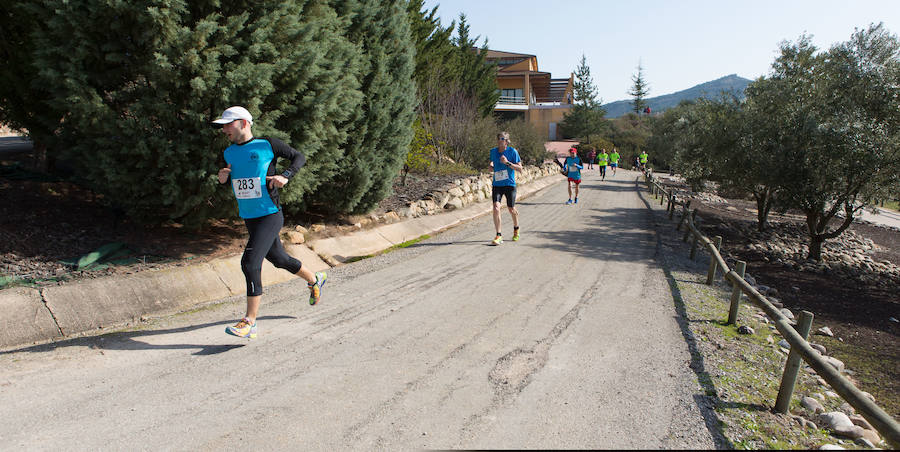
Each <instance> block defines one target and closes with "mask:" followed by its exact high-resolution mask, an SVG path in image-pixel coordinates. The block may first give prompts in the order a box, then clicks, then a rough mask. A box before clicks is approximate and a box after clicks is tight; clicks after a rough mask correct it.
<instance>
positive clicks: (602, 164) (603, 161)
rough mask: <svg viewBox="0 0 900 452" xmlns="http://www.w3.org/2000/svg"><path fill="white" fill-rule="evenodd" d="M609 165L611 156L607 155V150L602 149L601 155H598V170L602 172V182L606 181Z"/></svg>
mask: <svg viewBox="0 0 900 452" xmlns="http://www.w3.org/2000/svg"><path fill="white" fill-rule="evenodd" d="M608 163H609V154H607V153H606V149H601V150H600V154H598V155H597V168H598V169H599V170H600V176H602V177H601V178H600V180H606V165H607V164H608Z"/></svg>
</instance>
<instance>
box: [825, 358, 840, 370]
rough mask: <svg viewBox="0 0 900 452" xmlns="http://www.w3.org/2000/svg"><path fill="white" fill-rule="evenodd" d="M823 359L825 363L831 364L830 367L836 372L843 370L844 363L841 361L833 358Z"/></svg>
mask: <svg viewBox="0 0 900 452" xmlns="http://www.w3.org/2000/svg"><path fill="white" fill-rule="evenodd" d="M823 358H824V359H825V362H826V363H828V364H831V367H834V368H835V369H837V371H838V372H841V371H843V370H844V362H843V361H841V360H839V359H837V358H835V357H833V356H823Z"/></svg>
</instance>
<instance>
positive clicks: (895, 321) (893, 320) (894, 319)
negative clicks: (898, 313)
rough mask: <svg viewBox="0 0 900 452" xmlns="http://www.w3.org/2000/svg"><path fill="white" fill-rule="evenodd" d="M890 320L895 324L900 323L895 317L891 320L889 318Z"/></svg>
mask: <svg viewBox="0 0 900 452" xmlns="http://www.w3.org/2000/svg"><path fill="white" fill-rule="evenodd" d="M888 320H890V321H891V322H894V323H900V320H897V319H896V318H894V317H891V318H889V319H888Z"/></svg>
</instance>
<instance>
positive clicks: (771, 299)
mask: <svg viewBox="0 0 900 452" xmlns="http://www.w3.org/2000/svg"><path fill="white" fill-rule="evenodd" d="M768 300H769V303H771V304H772V306H775V307H776V308H778V309H781V308H783V307H784V303H782V302H781V300H779V299H777V298H775V297H768Z"/></svg>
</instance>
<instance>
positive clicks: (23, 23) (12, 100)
mask: <svg viewBox="0 0 900 452" xmlns="http://www.w3.org/2000/svg"><path fill="white" fill-rule="evenodd" d="M39 12H40V7H39V6H38V5H37V4H35V3H31V2H9V1H8V2H3V3H2V4H0V61H3V65H2V66H0V122H2V123H4V124H6V125H8V126H10V127H11V128H13V129H15V130H25V131H28V135H29V137H30V138H31V140H32V141H33V142H34V152H33V154H34V159H35V166H36V167H37V168H39V169H41V170H44V171H47V170H51V169H52V161H53V158H52V157H53V156H52V155H50V156H48V155H47V153H46V149H47V147H46V139H47V137H45V136H44V135H43V133H44V131H46V130H55V129H56V128H58V127H59V122H60V120H61V119H62V116H63V112H56V113H55V114H53V113H51V112H49V111H47V110H46V107H43V108H44V112H43V113H44V114H37V110H38V108H39V107H38V106H44V105H46V101H47V99H48V97H49V92H48V91H47V90H46V89H44V87H43V86H41V85H40V84H35V85H32V82H33V80H34V74H35V72H37V68H36V67H35V66H34V65H33V64H32V63H33V60H32V58H31V56H32V55H33V53H34V50H35V48H34V41H33V40H32V39H30V38H29V36H30V34H31V33H33V32H35V31H36V30H41V29H43V28H44V26H45V24H44V23H43V22H42V21H41V20H40V16H39V14H38V13H39Z"/></svg>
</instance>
